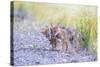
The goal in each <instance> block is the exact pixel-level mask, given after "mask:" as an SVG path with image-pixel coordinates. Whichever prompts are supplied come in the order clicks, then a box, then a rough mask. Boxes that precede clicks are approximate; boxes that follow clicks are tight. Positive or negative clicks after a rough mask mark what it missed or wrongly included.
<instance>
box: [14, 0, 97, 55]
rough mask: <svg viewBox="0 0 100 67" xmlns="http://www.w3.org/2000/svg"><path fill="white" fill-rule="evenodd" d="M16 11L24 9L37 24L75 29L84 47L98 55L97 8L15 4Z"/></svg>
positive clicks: (26, 3)
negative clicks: (79, 33) (81, 38)
mask: <svg viewBox="0 0 100 67" xmlns="http://www.w3.org/2000/svg"><path fill="white" fill-rule="evenodd" d="M14 5H15V6H14V8H15V10H19V9H22V10H23V11H26V12H28V13H31V14H32V18H33V19H34V21H35V22H36V23H37V24H41V25H43V24H45V23H48V24H50V23H53V24H61V25H63V26H65V27H70V26H71V27H74V28H76V29H77V30H79V31H80V32H81V33H82V37H83V38H84V40H83V41H82V46H83V47H86V48H89V50H90V51H91V52H92V53H94V54H96V50H97V14H96V12H97V11H96V10H97V8H96V6H83V5H65V4H63V5H62V4H49V3H48V4H46V3H32V2H18V1H15V2H14Z"/></svg>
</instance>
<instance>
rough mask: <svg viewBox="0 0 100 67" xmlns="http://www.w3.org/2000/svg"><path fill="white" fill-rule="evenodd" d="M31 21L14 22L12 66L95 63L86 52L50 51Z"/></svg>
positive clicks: (43, 37)
mask: <svg viewBox="0 0 100 67" xmlns="http://www.w3.org/2000/svg"><path fill="white" fill-rule="evenodd" d="M29 22H31V21H23V22H18V21H17V22H14V32H13V33H14V35H13V38H14V42H13V45H14V66H26V65H40V64H41V65H43V64H60V63H72V62H90V61H95V60H96V56H94V55H92V54H90V53H89V52H88V51H87V50H80V51H79V53H75V54H70V53H64V52H62V51H52V50H51V45H50V42H49V41H48V39H46V38H45V36H44V35H43V34H41V33H40V32H39V31H37V30H36V29H35V28H34V27H33V26H32V24H31V23H29Z"/></svg>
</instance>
